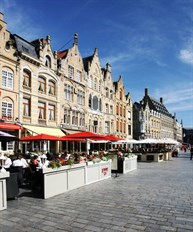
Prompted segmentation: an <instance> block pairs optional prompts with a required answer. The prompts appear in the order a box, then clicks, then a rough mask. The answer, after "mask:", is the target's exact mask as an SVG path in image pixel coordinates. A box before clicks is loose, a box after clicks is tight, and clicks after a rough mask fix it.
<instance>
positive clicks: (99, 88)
mask: <svg viewBox="0 0 193 232" xmlns="http://www.w3.org/2000/svg"><path fill="white" fill-rule="evenodd" d="M98 90H99V92H100V91H101V82H100V81H99V84H98Z"/></svg>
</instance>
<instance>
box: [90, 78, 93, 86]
mask: <svg viewBox="0 0 193 232" xmlns="http://www.w3.org/2000/svg"><path fill="white" fill-rule="evenodd" d="M89 87H90V88H92V87H93V77H92V76H91V77H90V86H89Z"/></svg>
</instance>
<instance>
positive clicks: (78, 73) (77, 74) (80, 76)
mask: <svg viewBox="0 0 193 232" xmlns="http://www.w3.org/2000/svg"><path fill="white" fill-rule="evenodd" d="M76 80H77V81H79V82H81V81H82V72H81V71H79V70H77V73H76Z"/></svg>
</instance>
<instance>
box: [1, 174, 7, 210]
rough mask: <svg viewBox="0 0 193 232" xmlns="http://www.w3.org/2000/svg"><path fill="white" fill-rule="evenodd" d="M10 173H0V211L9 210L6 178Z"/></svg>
mask: <svg viewBox="0 0 193 232" xmlns="http://www.w3.org/2000/svg"><path fill="white" fill-rule="evenodd" d="M8 177H9V172H0V210H4V209H7V190H6V178H8Z"/></svg>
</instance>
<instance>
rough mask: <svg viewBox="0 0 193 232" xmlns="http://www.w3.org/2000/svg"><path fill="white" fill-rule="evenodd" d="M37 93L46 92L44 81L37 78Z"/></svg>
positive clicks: (41, 78)
mask: <svg viewBox="0 0 193 232" xmlns="http://www.w3.org/2000/svg"><path fill="white" fill-rule="evenodd" d="M38 91H40V92H44V93H45V92H46V80H45V78H43V77H38Z"/></svg>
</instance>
